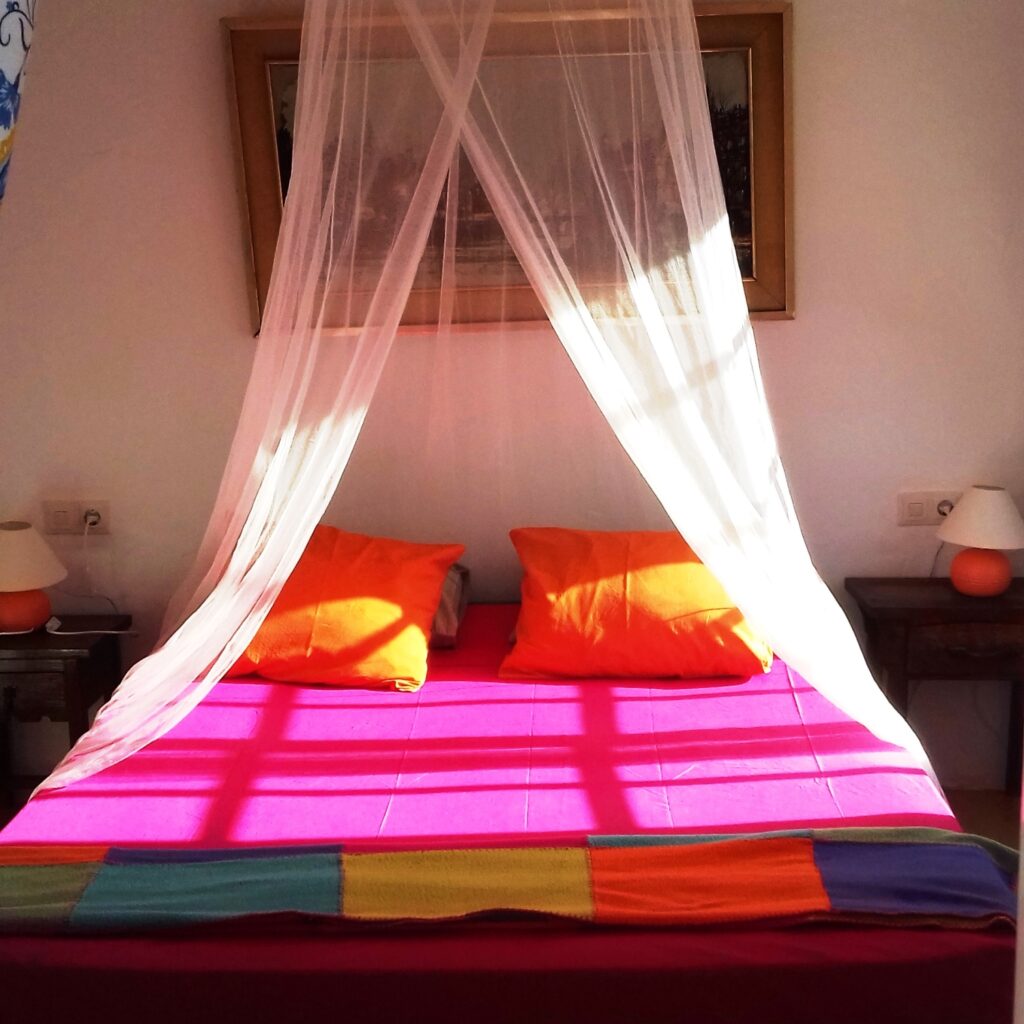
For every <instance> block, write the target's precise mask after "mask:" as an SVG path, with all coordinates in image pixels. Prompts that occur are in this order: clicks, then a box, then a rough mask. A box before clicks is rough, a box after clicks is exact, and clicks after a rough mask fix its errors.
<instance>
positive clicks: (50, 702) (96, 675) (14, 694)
mask: <svg viewBox="0 0 1024 1024" xmlns="http://www.w3.org/2000/svg"><path fill="white" fill-rule="evenodd" d="M131 624H132V617H131V616H130V615H62V616H61V625H60V628H61V630H62V631H64V632H66V634H68V635H61V634H60V633H46V632H43V631H42V630H36V631H35V632H32V633H25V634H23V635H20V636H0V782H2V787H3V791H4V793H5V794H6V795H7V796H8V797H9V796H10V789H11V786H12V784H13V783H19V784H22V785H33V784H34V783H35V782H38V781H41V780H39V779H34V778H24V779H23V778H20V777H14V776H12V775H11V770H10V769H11V763H10V723H11V721H12V720H14V719H17V720H18V721H21V722H38V721H39V720H40V719H41V718H44V717H45V718H49V719H50V720H51V721H56V722H67V723H68V738H69V739H70V741H71V743H74V742H75V740H77V739H78V737H79V736H81V735H82V733H84V732H85V731H86V729H88V728H89V708H91V707H92V705H93V704H95V703H96V701H97V700H99V699H100V698H103V699H104V700H109V698H110V695H111V694H112V693H113V692H114V688H115V687H116V686H117V684H118V683H119V682H120V681H121V643H120V637H119V636H116V635H111V634H110V633H102V632H100V633H90V632H89V630H116V631H119V632H126V631H127V630H128V629H129V628H130V627H131ZM75 633H79V634H82V635H79V636H75V635H72V634H75Z"/></svg>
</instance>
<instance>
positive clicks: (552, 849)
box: [0, 828, 1017, 932]
mask: <svg viewBox="0 0 1024 1024" xmlns="http://www.w3.org/2000/svg"><path fill="white" fill-rule="evenodd" d="M1016 868H1017V855H1016V853H1015V852H1014V851H1011V850H1008V849H1007V848H1005V847H1001V846H999V844H997V843H993V842H991V841H988V840H984V839H980V838H978V837H976V836H967V835H962V834H959V833H954V832H946V831H944V830H941V829H928V828H901V829H878V828H857V829H821V830H795V831H786V832H768V833H758V834H751V835H740V836H737V835H728V836H725V835H718V836H706V835H701V836H694V835H643V836H635V835H625V836H591V837H589V838H587V839H586V840H585V841H581V842H580V843H579V844H578V845H552V846H538V845H533V846H522V847H501V848H491V847H486V846H483V847H479V846H478V847H459V848H449V849H429V850H410V849H380V850H376V849H374V850H359V851H351V850H346V848H345V846H344V845H343V844H339V845H331V846H324V845H317V846H298V847H272V846H264V847H232V848H227V849H216V850H211V849H196V848H167V847H150V848H140V847H116V846H112V847H106V846H80V845H68V846H60V845H48V846H42V845H39V846H10V845H8V846H0V930H2V931H6V932H26V931H48V932H87V931H108V932H109V931H132V930H142V929H145V930H152V929H158V928H166V927H173V926H180V925H185V924H195V923H208V922H222V921H225V920H231V919H242V918H249V919H251V918H258V917H260V916H266V915H280V914H290V915H306V916H313V917H316V918H321V919H333V920H337V921H349V922H400V921H441V920H452V919H460V918H466V917H469V916H472V915H495V914H498V915H502V914H509V913H513V914H528V915H546V916H552V917H557V918H571V919H575V920H577V921H581V922H588V923H593V924H612V925H627V926H628V925H639V926H651V925H670V926H673V927H693V926H714V925H736V924H753V925H756V924H759V923H760V924H764V925H769V926H772V927H778V926H783V925H795V924H799V923H802V922H808V921H823V920H824V921H836V922H854V923H858V924H864V923H870V924H887V925H911V926H922V925H926V926H937V927H948V928H985V927H996V926H1013V923H1014V921H1015V917H1016V903H1017V901H1016V896H1015V893H1014V884H1015V883H1014V879H1015V876H1016Z"/></svg>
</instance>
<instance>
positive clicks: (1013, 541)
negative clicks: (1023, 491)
mask: <svg viewBox="0 0 1024 1024" xmlns="http://www.w3.org/2000/svg"><path fill="white" fill-rule="evenodd" d="M937 536H938V538H939V540H941V541H945V542H946V543H948V544H961V545H963V546H964V547H967V548H994V549H996V550H998V551H1009V550H1012V549H1015V548H1024V519H1021V515H1020V512H1018V511H1017V506H1016V505H1015V504H1014V501H1013V498H1011V497H1010V495H1009V494H1007V492H1006V489H1005V488H1003V487H992V486H989V485H988V484H976V485H975V486H974V487H972V488H971V489H970V490H969V491H967V492H966V493H965V494H963V495H962V496H961V497H960V500H959V501H958V502H957V503H956V505H955V506H954V508H953V511H952V512H950V513H949V515H948V516H947V517H946V520H945V522H943V524H942V525H941V526H940V527H939V530H938V534H937Z"/></svg>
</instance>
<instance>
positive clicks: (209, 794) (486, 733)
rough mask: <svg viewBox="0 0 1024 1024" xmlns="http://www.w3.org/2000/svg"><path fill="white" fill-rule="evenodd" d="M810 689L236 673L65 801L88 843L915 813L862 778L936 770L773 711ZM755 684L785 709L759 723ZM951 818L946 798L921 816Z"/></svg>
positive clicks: (842, 728) (694, 828) (879, 783)
mask: <svg viewBox="0 0 1024 1024" xmlns="http://www.w3.org/2000/svg"><path fill="white" fill-rule="evenodd" d="M520 691H521V695H520ZM795 691H800V694H801V696H802V695H803V694H804V693H813V691H811V690H810V688H809V687H799V686H796V687H792V688H790V687H789V686H785V685H781V684H779V683H777V681H776V680H774V679H772V678H771V677H756V678H755V679H752V680H750V681H749V684H744V683H742V682H739V681H737V682H735V683H732V684H726V685H718V686H714V687H707V686H706V685H705V687H704V688H703V689H700V688H697V687H693V688H691V687H687V686H686V685H682V686H680V685H679V684H664V685H661V684H649V683H648V684H641V683H627V684H607V683H593V682H590V683H585V684H565V683H562V684H545V683H537V684H531V683H523V684H516V685H515V686H509V685H504V686H501V688H500V689H495V688H494V684H487V683H477V684H475V685H474V684H473V683H472V682H458V683H448V684H437V685H435V686H433V687H432V686H431V685H430V684H428V686H427V687H426V688H425V689H424V690H422V691H420V692H419V693H418V694H410V695H401V696H400V697H399V695H394V694H380V698H381V700H380V701H377V700H375V698H374V696H373V695H370V694H369V693H367V692H366V691H352V690H348V691H338V690H319V689H313V688H310V687H299V686H292V685H288V684H281V683H267V682H261V683H232V684H226V685H222V686H221V687H218V689H217V690H215V691H214V693H213V694H212V695H211V698H210V699H209V700H208V701H207V702H204V704H203V705H202V706H201V707H200V708H199V709H197V711H196V712H194V713H193V715H192V716H190V718H189V719H188V720H187V721H186V723H183V727H179V729H176V730H175V731H174V732H173V733H172V734H170V735H168V736H166V737H164V738H162V739H161V740H159V741H157V742H155V743H153V744H151V745H150V747H148V748H147V749H146V750H144V751H142V752H140V754H138V755H136V756H134V757H133V758H132V759H131V760H130V761H128V762H126V763H124V764H122V765H119V766H116V767H114V768H113V769H110V770H108V771H107V772H104V773H103V774H102V775H101V776H98V777H96V779H94V780H86V781H85V782H84V783H82V784H79V785H77V786H75V787H73V788H72V789H71V790H67V791H64V792H63V793H60V794H57V795H56V799H59V800H60V801H63V802H64V805H65V806H68V804H67V802H68V801H74V802H76V803H77V802H81V804H82V808H83V810H84V809H85V808H86V807H87V808H88V812H87V813H88V823H87V824H85V825H84V826H83V827H84V828H85V830H86V834H83V835H81V836H80V837H79V838H80V839H81V840H82V841H95V842H107V841H110V842H122V843H123V842H132V841H136V842H154V841H155V842H184V843H191V842H197V843H201V844H203V845H231V844H235V843H262V842H274V841H299V842H302V841H308V842H315V841H332V840H333V841H349V842H351V843H353V844H355V845H357V846H358V845H360V844H366V843H368V844H372V843H374V842H387V843H395V842H397V843H401V844H410V845H415V844H417V843H426V844H437V843H441V842H445V841H462V842H465V841H472V842H481V843H489V842H498V841H502V842H505V841H509V842H512V841H519V842H540V841H550V840H557V839H562V838H565V839H570V838H574V837H576V838H578V837H579V836H582V835H586V834H623V833H630V834H652V833H662V832H672V831H691V832H714V831H726V832H735V831H750V830H765V829H773V828H789V827H796V826H801V825H808V824H819V825H822V826H825V825H836V824H864V823H874V824H885V823H886V822H888V821H891V822H894V823H895V822H897V821H898V822H899V823H902V824H907V823H908V814H907V813H906V808H904V807H902V806H900V807H894V808H890V807H888V806H881V807H878V808H872V809H871V813H870V814H868V813H859V812H860V808H859V807H858V806H857V802H856V800H853V802H852V803H851V804H850V806H845V797H844V796H843V794H844V793H845V792H853V793H854V794H856V793H857V792H858V791H862V790H864V789H865V787H866V788H867V789H869V790H870V789H872V788H874V789H878V790H879V791H882V790H884V789H886V788H889V789H897V790H898V789H899V788H900V787H906V786H907V785H920V784H921V782H922V780H923V779H924V773H923V772H922V771H921V770H920V769H918V768H916V767H915V766H913V765H912V764H911V763H910V762H909V760H908V759H907V758H906V755H905V754H903V753H902V752H901V751H899V750H898V748H893V747H888V746H887V745H885V744H883V743H881V742H880V741H878V740H877V739H875V738H874V737H873V736H872V735H871V734H870V733H868V732H867V730H866V729H864V728H863V727H862V726H860V725H858V724H857V723H854V722H850V721H848V720H842V719H838V718H837V719H836V720H831V721H805V720H804V718H803V717H801V716H797V715H794V714H792V713H790V718H789V719H788V720H777V721H773V720H770V719H771V715H766V714H765V708H768V709H771V710H772V713H773V714H775V715H776V716H778V715H781V711H780V707H782V705H787V706H788V707H790V708H791V707H792V706H793V702H794V692H795ZM743 695H746V696H747V697H748V698H750V702H749V703H750V707H751V708H760V715H761V718H762V719H765V718H767V719H769V720H762V721H760V722H751V723H750V724H747V723H746V722H745V721H744V705H743V703H742V700H741V697H742V696H743ZM396 698H397V699H396ZM702 698H703V699H704V700H705V701H713V702H714V703H713V706H712V705H709V706H708V708H701V706H700V704H699V701H700V700H701V699H702ZM709 709H710V710H712V711H713V712H714V714H713V715H711V716H710V720H709V716H708V714H707V713H702V712H708V711H709ZM836 714H837V715H838V713H836ZM697 722H705V723H707V724H705V725H704V726H698V725H697V724H696V723H697ZM915 777H916V781H914V778H915ZM899 779H903V780H905V781H903V782H896V785H895V786H893V782H894V781H896V780H899ZM47 799H48V798H47V796H46V795H45V794H44V795H43V796H42V797H41V798H40V804H41V807H45V803H46V802H47ZM126 808H129V809H134V811H135V813H136V814H137V816H138V818H139V820H140V821H141V823H142V826H143V827H142V832H145V833H146V834H145V835H144V836H137V835H136V834H135V833H133V832H132V827H134V826H132V827H129V824H128V823H127V819H126V817H125V816H126V814H128V813H129V812H128V811H126ZM890 809H891V810H892V813H891V814H890V813H889V811H890ZM108 814H110V815H113V817H112V819H111V821H112V824H111V825H110V826H109V827H110V830H111V831H110V834H107V835H104V834H102V833H103V830H104V828H107V827H108V826H107V824H106V819H107V815H108ZM79 817H80V818H81V819H83V820H84V819H85V818H86V815H85V814H81V815H80V816H79ZM937 817H939V815H938V814H937V813H928V812H927V809H926V811H925V812H924V813H922V814H921V815H920V816H919V817H918V818H916V819H915V818H913V815H911V819H912V820H911V823H913V822H914V821H916V822H917V823H920V824H938V823H940V822H938V821H937V820H936V819H937Z"/></svg>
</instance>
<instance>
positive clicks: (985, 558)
mask: <svg viewBox="0 0 1024 1024" xmlns="http://www.w3.org/2000/svg"><path fill="white" fill-rule="evenodd" d="M949 578H950V580H951V582H952V584H953V586H954V587H955V588H956V589H957V590H959V591H960V593H961V594H968V595H969V596H971V597H996V596H997V595H998V594H1001V593H1003V591H1005V590H1006V588H1007V587H1009V585H1010V560H1009V559H1008V558H1007V557H1006V555H1004V554H1003V552H1002V551H993V550H991V549H990V548H964V550H963V551H961V552H960V554H958V555H957V556H956V558H954V559H953V561H952V562H951V563H950V566H949Z"/></svg>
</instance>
